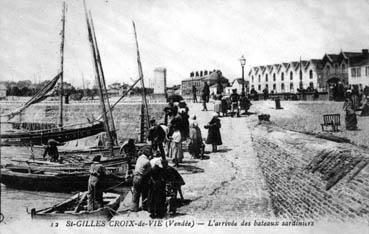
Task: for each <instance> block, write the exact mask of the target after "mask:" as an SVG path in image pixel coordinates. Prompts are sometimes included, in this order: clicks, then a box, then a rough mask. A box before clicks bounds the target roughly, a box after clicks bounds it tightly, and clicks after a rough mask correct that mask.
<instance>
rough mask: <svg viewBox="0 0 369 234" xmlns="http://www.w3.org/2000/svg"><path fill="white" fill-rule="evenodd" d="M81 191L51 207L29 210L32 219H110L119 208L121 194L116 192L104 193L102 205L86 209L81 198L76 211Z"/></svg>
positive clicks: (81, 195) (84, 202)
mask: <svg viewBox="0 0 369 234" xmlns="http://www.w3.org/2000/svg"><path fill="white" fill-rule="evenodd" d="M83 195H84V194H83V193H78V194H75V195H74V196H72V197H71V198H70V199H68V200H66V201H63V202H61V203H59V204H56V205H54V206H53V207H50V208H46V209H42V210H36V209H32V210H31V217H32V219H42V220H110V219H111V218H112V217H113V216H114V214H115V213H116V210H117V209H118V208H119V204H120V201H121V195H120V194H117V193H104V194H103V200H104V207H102V208H100V209H97V210H93V211H87V206H86V203H87V202H86V199H84V198H82V199H84V200H83V205H82V210H81V211H76V210H75V209H76V207H77V206H78V203H79V202H80V198H81V197H83Z"/></svg>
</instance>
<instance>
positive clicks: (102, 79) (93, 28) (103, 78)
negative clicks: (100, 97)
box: [89, 12, 118, 145]
mask: <svg viewBox="0 0 369 234" xmlns="http://www.w3.org/2000/svg"><path fill="white" fill-rule="evenodd" d="M89 16H90V21H91V29H92V35H93V39H94V41H95V48H96V56H97V62H98V64H99V68H100V78H101V83H102V88H103V92H104V93H105V95H106V98H105V99H106V105H107V108H108V112H109V117H110V120H111V127H112V132H113V133H114V134H116V129H115V124H114V119H113V113H112V109H111V106H110V103H109V95H108V91H107V90H106V82H105V75H104V70H103V67H102V63H101V57H100V51H99V47H98V45H97V40H96V34H95V27H94V21H93V19H92V16H91V12H89ZM105 99H104V103H105ZM108 134H109V135H110V134H111V133H110V132H109V133H108ZM111 139H112V140H113V141H112V142H111V143H112V144H114V143H115V145H118V140H117V137H111Z"/></svg>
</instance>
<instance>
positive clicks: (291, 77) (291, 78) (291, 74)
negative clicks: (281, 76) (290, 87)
mask: <svg viewBox="0 0 369 234" xmlns="http://www.w3.org/2000/svg"><path fill="white" fill-rule="evenodd" d="M290 80H293V73H292V71H291V72H290Z"/></svg>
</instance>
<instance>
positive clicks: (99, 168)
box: [87, 155, 106, 211]
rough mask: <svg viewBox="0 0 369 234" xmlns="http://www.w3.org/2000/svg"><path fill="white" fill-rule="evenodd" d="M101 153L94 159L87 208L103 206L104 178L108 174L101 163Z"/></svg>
mask: <svg viewBox="0 0 369 234" xmlns="http://www.w3.org/2000/svg"><path fill="white" fill-rule="evenodd" d="M100 160H101V155H97V156H95V157H94V158H93V159H92V164H91V167H90V178H89V179H88V192H87V209H88V210H89V211H92V210H97V209H99V208H101V207H103V185H102V179H103V177H104V176H105V175H106V169H105V167H104V166H103V165H102V164H101V163H100Z"/></svg>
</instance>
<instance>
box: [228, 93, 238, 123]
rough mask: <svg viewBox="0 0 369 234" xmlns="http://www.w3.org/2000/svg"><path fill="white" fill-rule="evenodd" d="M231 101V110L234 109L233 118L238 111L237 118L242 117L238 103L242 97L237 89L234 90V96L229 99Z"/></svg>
mask: <svg viewBox="0 0 369 234" xmlns="http://www.w3.org/2000/svg"><path fill="white" fill-rule="evenodd" d="M229 98H230V99H231V103H232V104H231V108H232V114H231V115H232V117H233V116H234V114H235V111H236V110H237V117H239V116H240V109H239V108H238V101H239V100H240V96H239V95H238V93H237V89H232V94H231V96H230V97H229Z"/></svg>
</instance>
